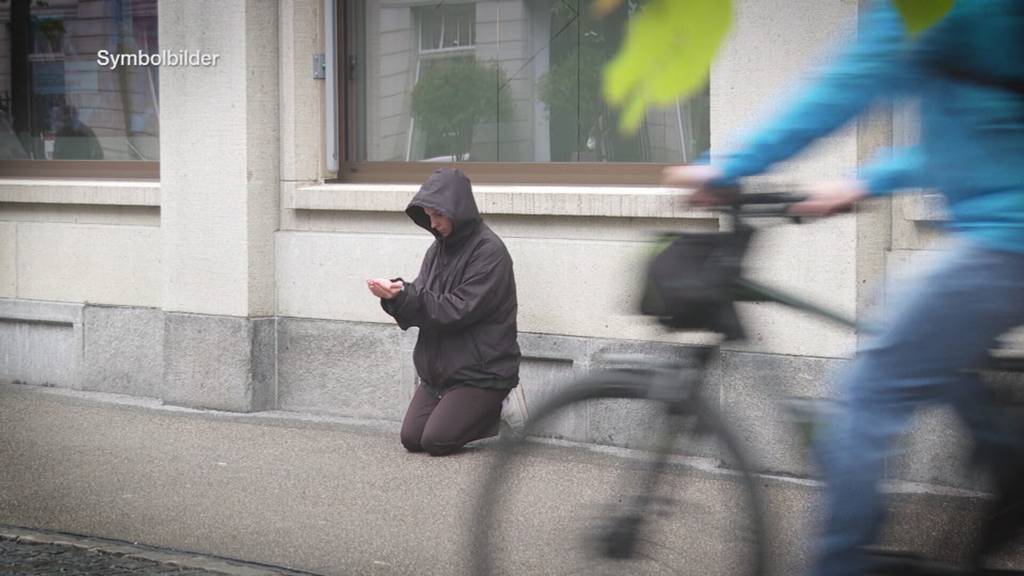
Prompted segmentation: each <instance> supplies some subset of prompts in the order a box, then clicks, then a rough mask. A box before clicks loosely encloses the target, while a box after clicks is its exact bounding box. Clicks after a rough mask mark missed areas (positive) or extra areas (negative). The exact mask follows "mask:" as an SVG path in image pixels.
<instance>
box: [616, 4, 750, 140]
mask: <svg viewBox="0 0 1024 576" xmlns="http://www.w3.org/2000/svg"><path fill="white" fill-rule="evenodd" d="M731 24H732V0H650V1H649V2H647V3H646V4H644V6H643V8H642V9H641V11H640V12H638V13H637V14H635V15H634V16H633V17H632V18H631V19H630V21H629V28H628V30H627V32H626V38H625V40H624V41H623V44H622V48H621V49H620V50H619V53H618V54H617V55H616V57H615V58H614V59H613V60H612V61H611V62H609V63H608V65H607V66H606V67H605V73H604V96H605V99H606V100H608V102H609V103H611V104H612V105H614V106H618V107H622V108H624V110H625V112H624V113H623V114H622V117H621V123H620V126H619V128H620V130H621V131H623V132H626V133H632V132H635V131H636V129H637V128H638V127H639V126H640V124H641V122H642V121H643V118H644V114H645V112H646V110H647V108H648V107H649V106H654V105H661V106H665V105H669V104H672V103H673V102H675V101H676V100H678V99H680V98H683V97H685V96H687V95H689V94H692V93H693V92H696V91H697V90H698V89H700V88H701V87H703V86H704V84H705V83H706V82H707V79H708V72H709V71H710V69H711V62H712V61H713V60H714V58H715V55H716V54H717V53H718V50H719V48H720V47H721V45H722V42H723V40H724V39H725V36H726V34H727V33H728V31H729V28H730V26H731Z"/></svg>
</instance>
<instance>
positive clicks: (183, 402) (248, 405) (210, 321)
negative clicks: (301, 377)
mask: <svg viewBox="0 0 1024 576" xmlns="http://www.w3.org/2000/svg"><path fill="white" fill-rule="evenodd" d="M276 322H277V320H276V319H275V318H237V317H232V316H204V315H199V314H185V313H178V312H167V313H165V314H164V324H163V331H164V335H163V338H164V349H163V355H164V383H163V390H162V393H161V394H160V395H159V396H160V398H162V399H163V400H164V401H165V402H167V403H169V404H174V405H178V406H186V407H190V408H211V409H214V410H228V411H233V412H252V411H257V410H266V409H267V408H271V407H272V406H273V405H274V402H275V398H274V393H275V382H276V372H275V368H276V361H275V359H274V355H273V350H274V349H275V348H276V341H275V338H276V334H275V324H276Z"/></svg>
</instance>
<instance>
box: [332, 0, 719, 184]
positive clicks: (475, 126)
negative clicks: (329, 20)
mask: <svg viewBox="0 0 1024 576" xmlns="http://www.w3.org/2000/svg"><path fill="white" fill-rule="evenodd" d="M639 9H641V8H640V7H639V6H638V3H637V2H635V1H633V2H630V1H627V2H626V3H625V5H624V6H622V7H621V8H620V9H619V10H618V11H617V12H615V13H613V14H611V15H609V16H606V17H605V18H602V19H595V18H593V17H592V16H591V15H590V6H589V2H588V1H587V0H492V1H487V2H483V1H481V2H458V3H456V2H449V1H445V0H441V1H434V2H430V3H424V2H419V1H410V0H406V1H400V0H399V1H396V0H350V1H349V2H348V3H347V12H346V14H345V18H344V20H345V23H346V27H345V28H344V29H345V31H346V36H345V40H346V47H347V54H346V55H345V58H346V61H347V64H348V74H347V78H346V82H347V86H346V90H345V94H346V102H345V105H346V110H347V112H348V113H347V114H346V115H345V118H346V125H345V126H342V129H343V133H344V134H346V138H347V140H346V147H345V148H346V150H345V163H344V166H343V169H342V174H341V177H342V178H343V179H344V178H351V177H353V175H355V177H356V178H366V179H376V177H377V176H380V177H382V178H388V179H396V178H398V179H403V177H404V178H407V179H409V180H417V179H419V177H420V175H425V174H426V173H427V172H429V170H430V169H431V168H432V167H433V166H431V164H436V163H438V162H444V163H463V162H469V163H474V166H473V171H474V173H475V174H481V173H487V172H488V171H489V173H491V174H493V175H494V177H495V178H494V179H499V180H502V181H505V180H507V181H513V182H514V181H529V180H535V181H557V180H568V181H577V179H578V178H579V177H581V176H582V178H583V180H587V179H588V178H590V179H597V178H606V180H605V181H609V182H610V181H613V180H607V178H608V177H609V176H612V175H617V179H614V181H618V182H635V183H644V182H649V181H652V180H653V179H655V178H656V174H657V173H658V170H659V167H660V166H661V165H663V164H667V163H679V162H687V161H690V160H692V159H694V158H695V157H696V156H697V155H699V154H700V153H701V152H703V151H704V150H706V149H707V147H708V145H709V118H708V117H709V104H708V92H707V90H706V89H705V91H704V92H703V93H702V94H699V95H697V96H696V97H693V98H691V99H689V100H687V101H680V102H677V103H676V104H675V105H674V106H670V107H668V108H665V109H658V110H651V111H649V112H648V114H647V116H646V118H645V120H644V122H643V125H642V127H641V129H640V130H639V131H638V133H637V134H635V135H628V136H625V135H622V134H620V133H619V132H618V130H617V126H618V122H619V117H618V112H617V111H616V110H614V109H612V108H610V107H609V106H607V105H606V104H605V103H604V101H603V99H602V97H601V72H602V69H603V67H604V65H605V64H606V63H607V62H608V61H609V60H610V59H611V58H612V57H613V56H614V54H615V53H616V52H617V51H618V48H619V46H620V44H621V42H622V37H623V35H624V33H625V30H626V25H627V23H628V21H629V18H630V15H631V14H633V13H635V12H636V10H639ZM403 175H404V176H403ZM588 175H589V176H588Z"/></svg>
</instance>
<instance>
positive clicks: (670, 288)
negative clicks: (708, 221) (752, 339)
mask: <svg viewBox="0 0 1024 576" xmlns="http://www.w3.org/2000/svg"><path fill="white" fill-rule="evenodd" d="M752 236H753V230H752V229H751V228H749V227H743V228H740V229H738V230H737V231H736V232H713V233H704V234H700V233H680V234H671V235H668V236H666V239H670V240H671V242H670V243H669V244H668V246H667V247H666V248H665V249H664V250H662V251H661V252H659V253H658V254H657V255H656V256H655V257H654V259H653V260H651V263H650V264H649V265H648V267H647V282H646V286H645V287H644V293H643V299H642V300H641V302H640V312H641V313H642V314H646V315H648V316H656V317H658V320H659V322H661V323H662V324H664V325H666V326H670V327H672V328H679V329H685V330H703V331H710V332H719V333H721V334H722V335H724V336H725V337H726V338H727V339H729V340H738V339H741V338H743V328H742V326H741V325H740V322H739V318H738V317H737V316H736V308H735V306H734V305H733V302H734V300H735V296H736V292H737V290H738V287H737V285H736V281H737V280H738V279H739V278H740V274H741V272H742V264H743V256H744V254H745V253H746V251H747V246H749V244H750V239H751V237H752Z"/></svg>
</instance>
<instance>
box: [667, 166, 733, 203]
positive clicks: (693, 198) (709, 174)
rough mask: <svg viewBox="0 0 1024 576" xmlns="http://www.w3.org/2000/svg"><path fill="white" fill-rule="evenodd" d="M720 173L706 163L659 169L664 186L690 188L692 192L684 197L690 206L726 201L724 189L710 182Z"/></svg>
mask: <svg viewBox="0 0 1024 576" xmlns="http://www.w3.org/2000/svg"><path fill="white" fill-rule="evenodd" d="M721 175H722V173H721V171H720V170H718V168H715V167H713V166H708V165H706V164H691V165H688V166H669V167H668V168H665V169H664V170H662V171H661V183H662V184H664V185H665V186H672V187H678V188H692V189H693V194H691V195H690V196H689V197H687V198H686V203H687V204H689V205H691V206H703V207H708V206H719V205H721V204H723V203H725V202H727V197H726V196H725V194H724V191H723V190H721V189H717V188H714V187H712V186H711V182H713V181H714V180H716V179H717V178H719V177H720V176H721Z"/></svg>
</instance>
